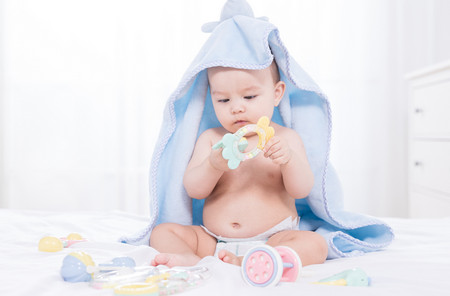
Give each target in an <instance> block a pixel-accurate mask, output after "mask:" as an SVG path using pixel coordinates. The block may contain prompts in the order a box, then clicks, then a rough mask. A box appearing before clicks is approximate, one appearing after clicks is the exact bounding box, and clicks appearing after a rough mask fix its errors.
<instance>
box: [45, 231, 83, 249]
mask: <svg viewBox="0 0 450 296" xmlns="http://www.w3.org/2000/svg"><path fill="white" fill-rule="evenodd" d="M85 241H86V239H84V238H83V237H81V235H79V234H78V233H71V234H69V235H68V236H67V237H62V238H57V237H53V236H46V237H43V238H41V240H40V241H39V245H38V249H39V251H41V252H59V251H61V250H62V249H63V248H68V247H70V246H71V245H73V244H76V243H80V242H85Z"/></svg>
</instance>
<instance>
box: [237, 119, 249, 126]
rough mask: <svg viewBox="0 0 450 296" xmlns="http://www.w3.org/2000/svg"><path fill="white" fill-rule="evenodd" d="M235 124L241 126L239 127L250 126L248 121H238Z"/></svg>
mask: <svg viewBox="0 0 450 296" xmlns="http://www.w3.org/2000/svg"><path fill="white" fill-rule="evenodd" d="M234 124H236V125H239V126H244V125H247V124H248V121H246V120H236V121H235V122H234Z"/></svg>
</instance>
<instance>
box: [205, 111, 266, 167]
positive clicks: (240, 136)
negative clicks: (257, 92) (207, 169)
mask: <svg viewBox="0 0 450 296" xmlns="http://www.w3.org/2000/svg"><path fill="white" fill-rule="evenodd" d="M269 124H270V119H269V118H268V117H266V116H263V117H261V118H260V119H259V120H258V122H257V124H248V125H246V126H243V127H241V128H240V129H239V130H238V131H237V132H235V133H234V134H231V133H227V134H225V135H224V136H223V138H222V140H220V141H219V142H217V143H216V144H215V145H214V146H213V147H212V148H213V149H219V148H223V150H222V156H223V158H224V159H226V160H228V167H229V168H230V169H232V170H234V169H236V168H237V167H238V166H239V164H240V163H241V161H244V160H247V159H251V158H253V157H255V156H256V155H258V153H259V152H261V151H262V150H263V149H264V146H265V145H266V143H267V141H269V140H270V138H272V137H273V135H274V134H275V130H274V129H273V127H271V126H269ZM251 132H255V133H256V134H258V145H256V147H255V148H254V149H252V150H251V151H248V152H243V151H244V150H245V149H246V148H247V144H248V143H247V140H246V139H245V137H244V136H245V135H246V134H248V133H251Z"/></svg>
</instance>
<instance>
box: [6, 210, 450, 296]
mask: <svg viewBox="0 0 450 296" xmlns="http://www.w3.org/2000/svg"><path fill="white" fill-rule="evenodd" d="M384 220H385V221H386V222H388V223H389V224H390V225H391V226H392V227H393V229H394V231H395V234H396V239H395V241H394V242H393V244H392V245H391V246H389V247H388V248H387V249H386V250H383V251H380V252H374V253H369V254H366V255H364V256H361V257H355V258H344V259H335V260H329V261H327V262H326V263H324V264H320V265H313V266H307V267H305V268H304V270H305V272H306V273H307V275H305V276H303V277H301V278H300V280H299V281H298V282H296V283H281V284H279V285H278V286H276V287H273V288H255V287H250V286H247V285H246V284H245V283H244V282H243V280H242V278H241V274H240V269H239V268H238V267H236V266H232V265H229V264H225V263H223V262H221V261H219V260H218V259H216V258H214V257H207V258H204V259H203V260H202V261H201V262H200V263H199V265H201V266H206V267H208V268H209V270H210V271H211V274H212V276H211V278H209V279H208V280H207V281H206V282H205V283H204V284H203V285H202V286H200V287H197V288H195V289H192V290H188V291H185V292H183V293H181V294H178V295H186V296H187V295H200V296H202V295H227V296H228V295H250V296H252V295H255V296H256V295H319V296H320V295H333V296H336V295H427V296H428V295H450V280H449V277H450V217H449V218H443V219H426V220H419V219H399V218H385V219H384ZM146 224H147V218H146V217H141V216H136V215H131V214H127V213H123V212H108V213H103V212H66V213H55V212H41V211H20V210H7V209H0V235H1V242H0V283H1V284H0V295H77V296H79V295H113V294H114V293H113V291H112V290H96V289H93V288H91V287H90V286H89V285H88V284H87V283H68V282H64V281H63V280H62V278H61V276H60V274H59V270H60V267H61V264H62V260H63V258H64V257H65V256H66V255H67V254H68V253H70V252H72V251H84V252H86V253H88V254H90V255H91V256H92V258H93V259H94V261H95V263H97V264H98V263H102V262H106V261H109V260H111V259H112V258H114V257H121V256H130V257H132V258H134V259H135V261H136V262H137V264H138V265H143V264H148V262H149V261H150V259H151V258H152V257H153V256H154V255H155V254H156V251H155V250H153V249H152V248H150V247H148V246H131V245H125V244H121V243H118V242H117V238H118V237H120V236H121V235H123V234H130V233H133V232H136V231H137V230H139V229H142V228H143V227H145V226H146ZM72 232H76V233H80V234H81V235H83V236H84V237H86V238H87V239H88V240H89V241H88V242H85V243H79V244H75V245H73V246H72V247H70V248H67V249H64V250H62V251H60V252H55V253H46V252H40V251H38V242H39V240H40V238H42V237H44V236H47V235H50V236H58V237H64V236H67V235H68V234H69V233H72ZM353 267H360V268H362V269H363V270H364V271H366V273H367V274H368V275H369V276H370V277H371V280H372V284H371V286H370V287H341V286H323V285H314V284H311V283H312V282H314V281H316V280H318V279H321V278H324V277H327V276H330V275H333V274H335V273H338V272H341V271H343V270H346V269H349V268H353Z"/></svg>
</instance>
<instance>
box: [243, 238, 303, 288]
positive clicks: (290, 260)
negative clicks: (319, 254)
mask: <svg viewBox="0 0 450 296" xmlns="http://www.w3.org/2000/svg"><path fill="white" fill-rule="evenodd" d="M301 268H302V261H301V260H300V257H298V255H297V253H296V252H295V251H294V250H292V249H291V248H289V247H284V246H280V247H275V248H273V247H271V246H268V245H261V246H257V247H254V248H252V249H250V250H249V251H248V252H247V253H246V254H245V256H244V258H243V260H242V266H241V271H242V275H243V278H244V280H245V281H246V282H247V283H248V284H250V285H252V286H255V287H271V286H275V285H276V284H278V283H279V282H280V281H282V282H295V281H296V280H297V278H298V276H299V275H300V270H301Z"/></svg>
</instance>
